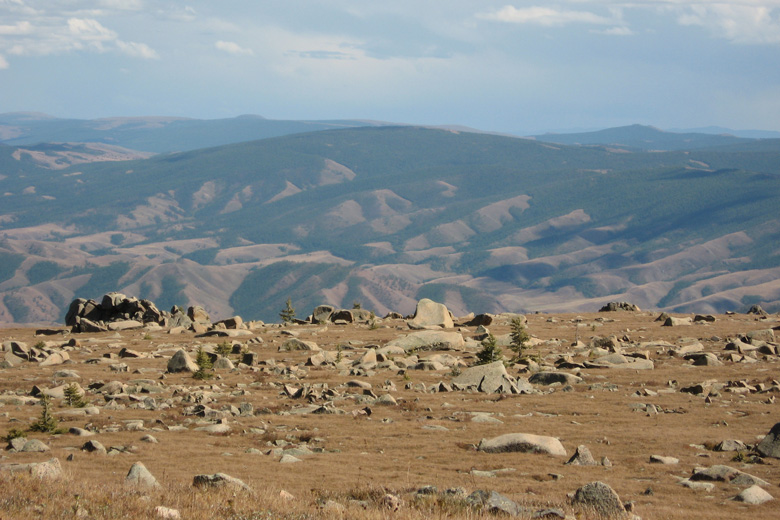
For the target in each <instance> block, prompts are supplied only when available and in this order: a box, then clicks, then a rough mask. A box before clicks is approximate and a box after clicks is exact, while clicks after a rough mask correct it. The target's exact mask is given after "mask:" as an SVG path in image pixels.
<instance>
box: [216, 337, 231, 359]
mask: <svg viewBox="0 0 780 520" xmlns="http://www.w3.org/2000/svg"><path fill="white" fill-rule="evenodd" d="M215 352H216V353H217V354H219V355H220V356H222V357H228V356H229V355H230V354H232V353H233V344H232V343H230V342H229V341H222V342H220V343H219V344H218V345H217V348H216V349H215Z"/></svg>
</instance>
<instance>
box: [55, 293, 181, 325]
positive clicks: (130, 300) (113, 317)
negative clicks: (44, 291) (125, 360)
mask: <svg viewBox="0 0 780 520" xmlns="http://www.w3.org/2000/svg"><path fill="white" fill-rule="evenodd" d="M170 318H171V314H170V313H164V312H163V311H160V310H159V309H158V308H157V306H155V304H154V303H153V302H151V301H149V300H140V299H138V298H134V297H127V296H125V295H124V294H122V293H118V292H111V293H108V294H106V295H105V296H103V299H102V300H101V301H100V302H99V303H98V302H97V301H95V300H87V299H84V298H76V299H75V300H73V301H72V302H71V304H70V307H69V308H68V313H67V314H66V315H65V324H66V325H67V326H69V327H72V330H73V331H74V332H104V331H107V330H126V329H132V328H140V327H143V326H144V325H145V324H147V323H157V324H162V323H163V322H164V320H165V319H170Z"/></svg>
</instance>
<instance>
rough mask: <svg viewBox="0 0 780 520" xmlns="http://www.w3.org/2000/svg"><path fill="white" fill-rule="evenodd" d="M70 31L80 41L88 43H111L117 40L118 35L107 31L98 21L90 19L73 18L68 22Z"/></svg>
mask: <svg viewBox="0 0 780 520" xmlns="http://www.w3.org/2000/svg"><path fill="white" fill-rule="evenodd" d="M68 29H69V30H70V33H71V34H72V35H74V36H75V37H76V38H78V39H80V40H87V41H111V40H115V39H116V37H117V34H116V33H115V32H114V31H112V30H110V29H106V28H105V27H103V26H102V25H100V22H98V21H97V20H93V19H89V18H86V19H84V18H71V19H69V20H68Z"/></svg>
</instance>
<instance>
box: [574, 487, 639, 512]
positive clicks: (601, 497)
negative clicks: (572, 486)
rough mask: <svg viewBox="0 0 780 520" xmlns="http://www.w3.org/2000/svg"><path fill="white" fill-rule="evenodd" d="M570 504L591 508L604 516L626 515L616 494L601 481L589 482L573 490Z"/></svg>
mask: <svg viewBox="0 0 780 520" xmlns="http://www.w3.org/2000/svg"><path fill="white" fill-rule="evenodd" d="M572 504H573V505H576V506H580V507H585V508H588V509H592V510H594V511H595V512H596V513H598V514H599V515H601V516H603V517H605V518H627V517H628V513H627V511H626V508H625V507H624V506H623V503H622V502H621V501H620V497H619V496H618V494H617V493H616V492H615V490H614V489H612V488H611V487H609V486H608V485H607V484H604V483H603V482H591V483H590V484H585V485H584V486H582V487H581V488H579V489H578V490H577V491H575V492H574V498H573V499H572Z"/></svg>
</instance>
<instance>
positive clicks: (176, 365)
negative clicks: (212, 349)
mask: <svg viewBox="0 0 780 520" xmlns="http://www.w3.org/2000/svg"><path fill="white" fill-rule="evenodd" d="M197 371H198V364H197V363H195V362H194V361H193V360H192V358H191V357H190V355H189V354H187V352H186V351H185V350H183V349H182V350H179V351H177V352H176V353H175V354H174V355H173V357H171V359H170V361H168V372H171V373H175V372H197Z"/></svg>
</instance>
